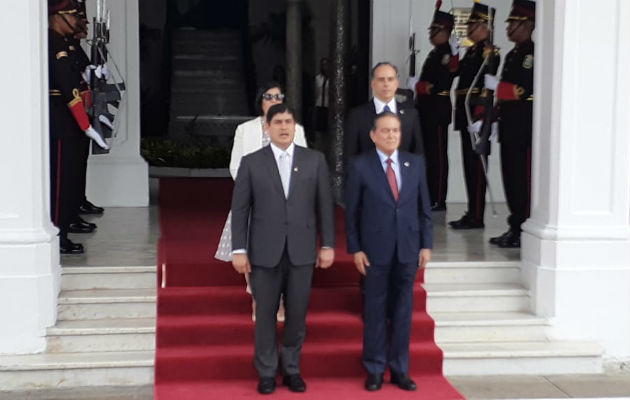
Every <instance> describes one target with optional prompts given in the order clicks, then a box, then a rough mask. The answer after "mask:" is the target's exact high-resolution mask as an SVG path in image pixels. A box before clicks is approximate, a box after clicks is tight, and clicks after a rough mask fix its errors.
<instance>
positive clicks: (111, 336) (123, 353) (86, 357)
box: [0, 261, 602, 390]
mask: <svg viewBox="0 0 630 400" xmlns="http://www.w3.org/2000/svg"><path fill="white" fill-rule="evenodd" d="M155 274H156V268H155V267H65V268H63V276H62V292H61V294H60V296H59V308H58V317H59V318H58V319H59V320H58V322H57V324H56V325H55V326H54V327H51V328H49V329H48V331H47V343H48V348H47V350H46V352H45V353H42V354H34V355H24V356H0V387H2V388H3V390H10V389H26V388H37V387H76V386H105V385H107V386H124V385H146V384H151V383H152V382H153V362H154V349H155V309H156V303H155V301H156V289H155V282H156V276H155ZM425 278H426V279H425V280H426V282H427V283H426V284H425V288H426V290H427V293H428V297H427V307H428V311H429V314H430V315H431V316H432V317H433V318H434V319H435V322H436V330H435V337H436V341H437V343H438V345H439V346H440V347H441V348H442V349H443V351H444V372H445V374H447V375H484V374H492V375H498V374H536V375H543V374H545V375H546V374H567V373H599V372H601V371H602V348H601V347H600V346H599V345H598V344H596V343H592V342H570V341H552V340H549V339H548V334H547V329H548V324H547V321H546V320H545V319H544V318H538V317H536V316H534V315H532V314H531V313H530V311H529V310H530V298H529V291H528V290H526V289H525V288H523V287H522V286H521V285H520V284H519V283H518V282H519V269H518V263H517V262H506V261H501V262H434V263H432V264H431V265H430V266H429V267H428V268H427V271H426V274H425Z"/></svg>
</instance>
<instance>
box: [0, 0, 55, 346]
mask: <svg viewBox="0 0 630 400" xmlns="http://www.w3.org/2000/svg"><path fill="white" fill-rule="evenodd" d="M47 26H48V23H47V7H46V2H45V1H41V0H24V1H18V2H12V3H11V6H10V7H9V8H8V9H7V8H6V7H5V9H4V11H3V12H1V13H0V48H2V53H3V54H4V55H5V56H6V57H5V58H3V62H2V63H0V87H2V90H3V93H4V95H3V99H4V101H2V102H0V121H1V122H2V134H1V135H0V165H1V166H2V167H1V169H0V170H1V171H2V172H1V173H0V188H2V195H0V321H1V322H0V353H9V354H18V353H34V352H38V351H42V350H44V349H45V345H46V343H45V339H44V335H45V329H46V327H48V326H51V325H52V324H54V322H55V318H56V310H57V294H58V293H59V282H60V267H59V242H58V239H57V236H56V234H57V231H56V229H55V228H54V226H52V224H51V222H50V212H49V209H50V200H49V178H48V171H49V166H48V163H49V156H48V56H47V54H48V39H47Z"/></svg>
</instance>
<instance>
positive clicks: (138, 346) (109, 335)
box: [46, 313, 547, 353]
mask: <svg viewBox="0 0 630 400" xmlns="http://www.w3.org/2000/svg"><path fill="white" fill-rule="evenodd" d="M248 317H249V315H247V316H243V318H247V319H248ZM432 317H433V318H434V319H435V324H436V327H435V338H436V341H437V343H438V344H445V343H461V342H506V341H515V342H518V341H530V342H531V341H546V340H547V335H546V328H547V324H546V321H545V319H544V318H538V317H535V316H533V315H530V314H525V313H437V314H435V315H432ZM248 321H249V319H248ZM46 339H47V344H48V345H47V349H46V351H47V352H61V353H71V352H88V351H136V350H152V349H154V348H155V319H152V318H136V319H133V318H125V319H104V320H84V321H60V322H59V323H57V325H55V326H54V327H51V328H48V330H47V338H46Z"/></svg>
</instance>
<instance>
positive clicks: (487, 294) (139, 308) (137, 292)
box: [58, 283, 530, 320]
mask: <svg viewBox="0 0 630 400" xmlns="http://www.w3.org/2000/svg"><path fill="white" fill-rule="evenodd" d="M425 289H426V290H427V293H428V297H427V310H428V311H429V313H436V312H519V311H529V310H530V299H529V291H528V290H526V289H524V288H523V287H521V286H520V285H518V284H510V283H479V284H434V283H427V284H425ZM155 301H156V289H143V288H141V289H97V290H65V291H62V292H61V294H60V295H59V300H58V302H59V306H58V319H59V320H83V319H105V318H153V317H155V312H156V310H155V307H156V304H155Z"/></svg>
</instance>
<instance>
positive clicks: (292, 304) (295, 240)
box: [232, 104, 335, 394]
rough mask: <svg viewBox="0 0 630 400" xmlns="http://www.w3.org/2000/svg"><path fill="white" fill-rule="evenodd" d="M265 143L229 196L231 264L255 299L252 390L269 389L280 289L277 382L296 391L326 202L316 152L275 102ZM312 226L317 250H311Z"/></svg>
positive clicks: (245, 162) (325, 241)
mask: <svg viewBox="0 0 630 400" xmlns="http://www.w3.org/2000/svg"><path fill="white" fill-rule="evenodd" d="M266 129H267V130H268V132H269V136H270V139H271V143H270V145H269V146H267V147H264V148H262V149H261V150H258V151H256V152H254V153H251V154H249V155H247V156H245V157H243V159H242V161H241V165H240V167H239V170H238V175H237V178H236V182H235V185H234V193H233V195H232V248H233V249H236V250H234V251H233V261H232V264H233V266H234V268H235V269H236V271H238V272H239V273H242V274H243V273H249V274H250V283H251V287H252V292H253V293H252V294H253V296H254V299H255V300H256V329H255V352H254V365H255V366H256V369H257V371H258V374H259V376H260V381H259V383H258V391H259V392H260V393H262V394H269V393H272V392H273V391H274V390H275V385H276V381H275V376H276V373H277V367H278V342H277V339H276V323H277V321H276V313H277V311H278V305H279V302H280V296H281V295H282V294H284V299H285V300H284V306H285V322H284V333H283V336H282V345H281V347H280V354H281V360H282V374H283V375H284V379H283V384H285V385H286V386H288V387H289V389H290V390H291V391H294V392H303V391H305V390H306V384H305V383H304V380H303V379H302V376H301V374H300V353H301V350H302V342H303V341H304V336H305V334H306V310H307V308H308V302H309V295H310V291H311V280H312V276H313V266H314V265H315V267H321V268H328V267H330V266H331V265H332V263H333V260H334V250H333V249H334V246H335V221H334V203H333V197H332V191H331V188H330V183H329V176H328V166H327V165H326V161H325V160H324V156H323V154H321V153H319V152H317V151H314V150H309V149H307V148H304V147H300V146H296V145H295V144H294V143H293V137H294V134H295V119H294V112H293V110H291V109H290V108H289V107H288V106H287V105H286V104H276V105H274V106H272V107H271V108H270V109H269V111H268V112H267V121H266ZM317 227H319V235H320V243H321V248H320V249H319V251H318V250H317V233H318V231H317Z"/></svg>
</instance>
